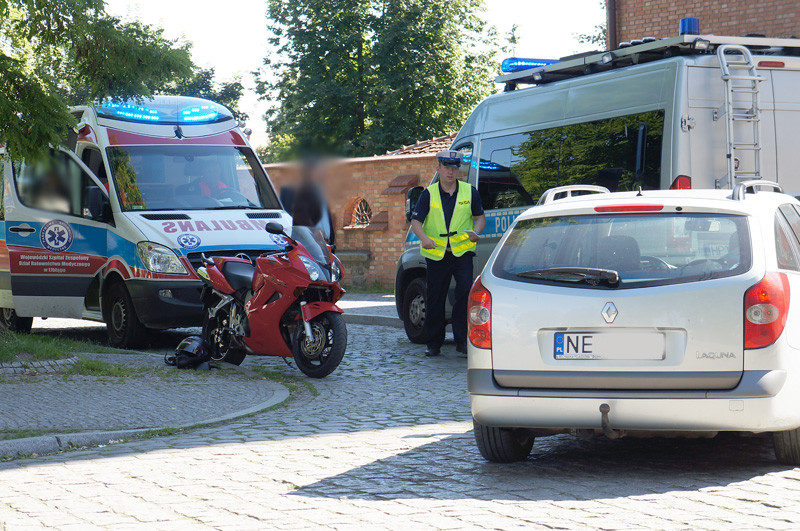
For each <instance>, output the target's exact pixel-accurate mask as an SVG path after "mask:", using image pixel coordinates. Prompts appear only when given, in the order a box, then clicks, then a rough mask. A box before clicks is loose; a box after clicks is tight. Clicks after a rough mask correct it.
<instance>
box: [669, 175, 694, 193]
mask: <svg viewBox="0 0 800 531" xmlns="http://www.w3.org/2000/svg"><path fill="white" fill-rule="evenodd" d="M669 189H670V190H691V189H692V178H691V177H689V176H688V175H678V176H677V177H675V180H674V181H672V184H671V185H669Z"/></svg>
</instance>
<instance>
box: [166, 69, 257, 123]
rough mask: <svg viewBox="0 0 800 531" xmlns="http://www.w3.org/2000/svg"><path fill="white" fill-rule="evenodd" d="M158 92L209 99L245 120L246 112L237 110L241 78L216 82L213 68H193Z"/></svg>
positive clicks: (240, 96) (240, 93)
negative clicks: (187, 73)
mask: <svg viewBox="0 0 800 531" xmlns="http://www.w3.org/2000/svg"><path fill="white" fill-rule="evenodd" d="M158 92H159V93H160V94H174V95H178V96H192V97H195V98H204V99H207V100H211V101H214V102H216V103H219V104H220V105H224V106H225V107H227V108H228V109H230V110H231V111H232V112H233V115H234V116H235V117H236V119H237V120H247V114H245V113H244V112H242V111H241V110H239V100H240V99H241V98H242V92H244V86H243V85H242V82H241V80H240V79H238V78H234V79H233V80H231V81H223V82H221V83H217V82H215V81H214V69H213V68H193V69H192V72H191V74H190V75H189V76H186V77H181V78H177V79H175V80H173V81H171V82H170V83H169V84H167V85H166V86H165V87H163V88H162V89H160V90H159V91H158Z"/></svg>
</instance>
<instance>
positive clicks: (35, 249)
mask: <svg viewBox="0 0 800 531" xmlns="http://www.w3.org/2000/svg"><path fill="white" fill-rule="evenodd" d="M72 112H73V114H74V115H75V117H76V118H77V120H78V122H79V125H78V128H77V130H78V134H77V138H76V139H73V142H71V143H72V144H73V145H74V150H71V149H66V148H61V149H52V150H51V151H50V157H49V159H48V160H45V161H38V162H37V163H35V164H27V163H24V162H23V163H13V164H12V163H11V162H10V161H9V160H6V161H5V162H4V163H3V165H2V186H1V187H0V193H1V194H2V196H0V197H2V205H3V209H2V210H0V327H2V328H8V329H11V330H17V331H26V330H29V329H30V328H31V323H32V318H33V317H71V318H83V319H91V320H96V321H103V322H105V323H106V325H107V329H108V337H109V341H110V343H111V344H113V345H118V346H124V345H133V344H136V342H137V341H138V340H139V339H141V338H142V336H143V334H144V333H145V332H146V330H147V329H166V328H173V327H179V326H188V325H192V326H196V325H200V324H201V322H202V303H201V302H200V291H201V287H202V283H201V281H200V280H199V278H198V277H197V275H196V273H195V268H196V267H198V266H199V264H200V261H201V255H202V253H206V254H209V255H216V256H235V255H240V254H241V255H246V256H249V257H251V258H252V257H255V256H258V255H259V254H260V253H262V252H263V251H264V250H267V249H276V248H278V244H276V243H275V242H273V241H272V239H271V238H270V235H269V234H268V233H266V232H265V231H264V227H265V225H266V223H267V222H269V221H276V222H279V223H281V224H282V225H283V226H284V227H287V228H288V227H290V226H291V217H290V216H289V215H288V214H287V213H286V212H284V210H283V209H282V207H281V203H280V201H279V200H278V197H277V194H276V193H275V189H274V188H273V186H272V184H271V182H270V180H269V177H268V176H267V174H266V172H265V171H264V168H263V167H262V166H261V164H260V162H259V160H258V158H257V157H256V155H255V153H254V152H253V150H252V149H251V147H250V145H249V144H248V142H247V139H246V138H245V137H244V136H243V135H242V134H241V132H240V130H239V127H238V124H237V122H236V120H234V117H233V115H232V114H231V112H230V111H229V110H228V109H226V108H225V107H222V106H220V105H217V104H215V103H213V102H210V101H206V100H202V99H197V98H188V97H177V96H169V97H167V96H158V97H154V98H151V99H145V100H141V101H127V102H124V103H117V102H111V101H109V102H104V103H101V104H97V105H93V106H88V107H76V108H74V109H72ZM70 147H72V146H70Z"/></svg>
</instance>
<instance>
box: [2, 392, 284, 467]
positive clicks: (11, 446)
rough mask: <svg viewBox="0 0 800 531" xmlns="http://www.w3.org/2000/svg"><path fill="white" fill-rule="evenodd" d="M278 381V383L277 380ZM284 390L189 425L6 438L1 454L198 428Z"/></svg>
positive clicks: (274, 401)
mask: <svg viewBox="0 0 800 531" xmlns="http://www.w3.org/2000/svg"><path fill="white" fill-rule="evenodd" d="M276 383H278V382H276ZM280 385H281V387H282V389H279V390H278V391H276V392H275V394H273V396H272V397H270V399H269V400H266V401H264V402H261V403H260V404H256V405H254V406H252V407H249V408H245V409H240V410H239V411H235V412H233V413H230V414H228V415H223V416H221V417H214V418H210V419H205V420H201V421H199V422H191V423H188V424H179V425H173V426H154V427H152V428H138V429H132V430H113V431H88V432H77V433H57V434H50V435H40V436H38V437H25V438H21V439H10V440H7V441H0V456H12V457H17V456H25V455H30V454H39V455H42V454H51V453H56V452H59V451H61V450H66V449H69V448H71V447H80V446H92V445H98V444H108V443H111V442H115V441H119V440H121V439H127V438H132V437H136V436H138V435H141V434H143V433H147V432H152V431H156V430H163V429H185V428H197V427H201V426H207V425H209V424H216V423H219V422H225V421H228V420H233V419H237V418H240V417H244V416H247V415H251V414H253V413H258V412H259V411H263V410H265V409H268V408H270V407H273V406H275V405H278V404H282V403H283V402H285V401H286V400H287V399H288V398H289V397H290V395H291V393H290V392H289V389H287V388H286V386H284V385H283V384H280Z"/></svg>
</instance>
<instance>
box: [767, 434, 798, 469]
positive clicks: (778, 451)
mask: <svg viewBox="0 0 800 531" xmlns="http://www.w3.org/2000/svg"><path fill="white" fill-rule="evenodd" d="M772 445H773V446H774V447H775V458H776V459H777V460H778V462H779V463H780V464H782V465H792V466H798V465H800V429H796V430H787V431H776V432H773V433H772Z"/></svg>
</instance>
